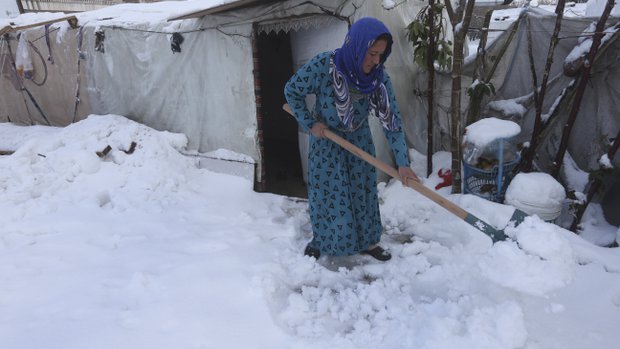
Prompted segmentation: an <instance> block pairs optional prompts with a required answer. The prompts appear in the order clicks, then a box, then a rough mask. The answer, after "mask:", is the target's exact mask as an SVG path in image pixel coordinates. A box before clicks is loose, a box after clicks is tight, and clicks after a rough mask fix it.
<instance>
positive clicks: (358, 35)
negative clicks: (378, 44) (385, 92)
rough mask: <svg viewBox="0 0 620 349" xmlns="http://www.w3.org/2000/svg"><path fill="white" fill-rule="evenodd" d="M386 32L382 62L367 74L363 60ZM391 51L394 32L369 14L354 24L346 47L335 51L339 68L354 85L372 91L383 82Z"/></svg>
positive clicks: (346, 41) (335, 61)
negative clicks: (384, 68)
mask: <svg viewBox="0 0 620 349" xmlns="http://www.w3.org/2000/svg"><path fill="white" fill-rule="evenodd" d="M382 34H387V35H388V36H389V40H388V45H387V48H386V50H385V52H384V53H383V55H381V60H380V63H379V65H378V66H376V67H375V68H373V70H372V71H371V72H370V73H369V74H365V73H364V71H363V70H362V63H363V62H364V57H365V56H366V51H368V49H369V48H370V46H372V45H373V44H374V43H375V40H376V39H377V37H379V36H380V35H382ZM390 52H392V34H390V31H389V30H388V28H387V27H386V26H385V24H383V23H382V22H381V21H379V20H378V19H376V18H372V17H365V18H361V19H359V20H357V21H356V22H355V23H353V25H352V26H351V29H349V32H348V33H347V36H346V37H345V39H344V43H343V44H342V47H341V48H339V49H337V50H335V51H334V54H335V57H334V63H335V65H336V69H338V71H340V73H342V75H344V77H345V78H346V79H347V82H348V85H349V86H350V87H352V88H355V89H356V90H358V91H360V92H361V93H364V94H368V93H371V92H373V91H374V90H375V89H376V88H378V87H379V85H380V84H381V83H382V82H383V64H384V63H385V60H386V59H387V57H388V56H389V55H390Z"/></svg>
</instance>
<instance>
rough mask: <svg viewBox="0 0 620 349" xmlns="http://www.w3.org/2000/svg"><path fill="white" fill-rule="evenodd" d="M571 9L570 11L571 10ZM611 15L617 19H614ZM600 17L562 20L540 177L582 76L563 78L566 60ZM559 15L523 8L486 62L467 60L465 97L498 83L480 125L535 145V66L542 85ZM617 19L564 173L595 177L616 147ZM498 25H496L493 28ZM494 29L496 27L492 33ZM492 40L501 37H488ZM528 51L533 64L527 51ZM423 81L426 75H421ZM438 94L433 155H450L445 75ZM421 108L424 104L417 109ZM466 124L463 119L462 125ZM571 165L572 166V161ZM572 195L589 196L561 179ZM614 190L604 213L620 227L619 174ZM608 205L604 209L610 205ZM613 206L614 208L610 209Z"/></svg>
mask: <svg viewBox="0 0 620 349" xmlns="http://www.w3.org/2000/svg"><path fill="white" fill-rule="evenodd" d="M570 10H571V9H570V8H567V11H570ZM612 14H613V13H612ZM599 17H600V12H599V14H598V16H596V17H585V16H584V17H564V19H563V21H562V27H561V32H560V35H559V37H560V40H559V43H558V45H557V47H556V49H555V52H554V57H553V64H552V66H551V71H550V75H549V83H548V86H547V92H546V96H545V100H544V105H543V118H545V119H546V120H547V122H546V124H547V126H546V127H545V131H544V133H543V137H542V140H541V143H540V145H539V147H538V151H537V158H536V159H535V166H536V168H537V169H538V170H539V171H541V172H549V171H550V168H551V165H552V162H553V161H554V157H555V155H556V153H557V150H558V146H559V143H560V139H561V136H562V130H563V128H564V125H565V124H566V121H567V118H568V116H569V114H570V108H571V106H572V101H573V98H572V97H573V96H574V93H575V90H576V88H575V87H576V85H577V84H576V79H577V78H578V75H572V76H569V75H567V74H565V69H564V65H565V61H566V58H567V56H569V54H570V53H571V52H573V50H574V49H575V48H576V47H578V45H579V44H580V42H582V41H583V38H585V37H587V36H588V35H591V34H592V27H591V25H592V23H593V22H596V21H598V19H599ZM555 22H556V16H555V14H554V13H553V12H549V11H546V10H543V9H539V8H523V9H521V13H520V15H519V17H518V19H517V20H516V21H514V22H513V23H512V24H511V25H510V26H507V28H506V30H504V31H501V32H500V33H501V34H499V35H497V37H496V39H495V40H493V42H490V43H489V45H488V46H487V47H486V50H485V52H484V55H483V56H481V57H479V58H478V59H477V60H476V59H473V58H475V57H471V56H470V57H469V59H468V60H467V61H466V64H465V66H464V67H463V72H464V76H463V78H462V88H463V91H465V90H467V88H469V87H470V86H471V85H472V83H473V82H474V81H475V79H479V80H485V79H486V80H488V81H490V82H491V83H493V85H494V87H495V90H496V93H495V94H494V95H491V96H486V97H485V98H483V100H482V103H481V109H480V110H481V112H480V113H479V115H475V117H476V120H478V119H481V118H485V117H498V118H501V119H505V120H511V121H514V122H516V123H518V124H519V125H520V126H521V129H522V132H521V134H520V136H519V137H518V139H517V141H518V142H520V143H525V142H529V141H530V137H531V132H532V129H533V125H534V117H535V113H536V110H535V106H534V100H533V93H532V91H534V87H533V86H534V83H533V74H532V66H534V67H535V72H536V77H537V82H538V84H540V83H541V81H542V76H543V71H544V67H545V61H546V58H547V52H548V50H549V42H550V39H551V35H552V34H553V31H554V26H555ZM618 23H619V19H618V17H610V18H609V19H608V21H607V27H608V28H609V35H608V36H607V38H606V41H605V44H604V45H603V46H602V47H601V48H600V50H599V52H598V54H597V57H596V60H595V62H593V64H592V70H591V74H590V77H589V81H588V85H587V88H586V91H585V94H584V97H583V100H582V103H581V107H580V109H579V114H578V115H577V121H576V122H575V125H574V127H573V132H572V135H571V138H570V140H569V143H568V154H569V156H568V158H567V161H565V165H564V168H565V169H566V168H567V167H571V166H572V165H571V164H573V163H574V164H575V165H574V166H576V169H570V168H568V170H569V171H570V170H580V171H586V172H591V171H595V170H598V169H599V168H600V165H599V159H600V158H601V156H602V155H603V154H605V153H606V152H607V151H608V150H609V147H610V145H611V139H613V138H615V137H616V135H617V133H618V131H619V130H620V83H618V82H619V81H620V60H619V59H618V57H619V56H620V31H618V30H617V28H619V27H620V25H619V24H618ZM492 24H493V22H492ZM490 28H491V29H493V25H491V27H490ZM491 33H496V32H493V31H491ZM529 47H531V50H532V57H533V62H532V60H531V59H530V55H529V53H528V48H529ZM420 75H421V76H423V74H420ZM424 80H425V79H424V78H423V77H422V78H421V79H418V80H416V81H417V82H418V83H417V84H416V86H415V89H416V90H418V91H425V89H426V83H425V82H424ZM437 81H438V83H437V85H436V90H435V100H436V101H437V105H436V107H435V112H436V114H435V125H434V129H435V140H436V143H435V145H434V147H435V149H436V150H440V149H449V146H450V127H449V125H450V116H449V110H450V88H451V77H450V75H449V74H440V75H439V77H438V79H437ZM462 98H463V100H462V103H461V106H462V108H463V110H462V115H464V116H465V115H466V114H467V112H468V108H469V107H470V100H469V97H468V95H467V93H463V94H462ZM419 106H422V104H419ZM463 125H465V119H463ZM571 160H572V161H571ZM612 163H613V165H614V167H615V168H616V169H617V168H620V156H615V158H614V159H613V160H612ZM564 181H565V183H566V184H567V185H568V187H569V188H570V189H575V190H576V191H580V192H585V188H583V187H572V188H571V186H572V185H573V184H572V183H570V178H567V177H566V173H565V178H564ZM608 181H609V183H608V184H609V185H607V186H605V187H606V188H608V189H609V188H616V189H609V190H608V191H607V192H606V193H604V195H602V196H603V197H604V198H605V199H604V200H603V209H604V210H605V211H606V212H614V215H615V216H616V217H615V218H614V219H611V216H609V215H608V221H610V222H612V221H614V222H616V224H618V223H617V221H618V218H617V215H618V212H620V205H619V204H618V200H612V199H611V197H620V191H618V190H619V189H620V185H618V184H616V185H612V184H613V183H614V182H616V183H617V182H620V173H618V171H616V174H615V175H613V176H611V178H610V179H608ZM606 203H607V204H606ZM612 205H615V206H612Z"/></svg>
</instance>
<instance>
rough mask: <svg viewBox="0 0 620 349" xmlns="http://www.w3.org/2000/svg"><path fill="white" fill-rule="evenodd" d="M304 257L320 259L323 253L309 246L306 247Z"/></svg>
mask: <svg viewBox="0 0 620 349" xmlns="http://www.w3.org/2000/svg"><path fill="white" fill-rule="evenodd" d="M304 255H305V256H308V257H314V258H316V259H319V257H321V251H320V250H319V249H318V248H314V247H312V246H310V244H308V246H306V249H305V250H304Z"/></svg>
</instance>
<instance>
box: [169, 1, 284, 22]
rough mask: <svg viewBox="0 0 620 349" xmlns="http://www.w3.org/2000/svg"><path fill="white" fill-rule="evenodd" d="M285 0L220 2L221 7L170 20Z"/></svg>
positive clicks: (211, 7) (193, 12) (209, 8)
mask: <svg viewBox="0 0 620 349" xmlns="http://www.w3.org/2000/svg"><path fill="white" fill-rule="evenodd" d="M281 1H283V0H237V1H235V0H232V1H231V0H228V1H225V0H220V2H221V4H219V5H215V6H209V7H205V8H203V9H200V10H198V11H196V10H194V11H191V12H189V13H185V14H183V15H180V16H176V17H171V18H169V19H168V20H169V21H175V20H179V19H190V18H200V17H203V16H206V15H212V14H216V13H220V12H225V11H230V10H237V9H240V8H243V7H247V6H252V5H255V4H258V3H260V4H263V5H264V4H267V3H270V2H281Z"/></svg>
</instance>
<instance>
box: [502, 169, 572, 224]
mask: <svg viewBox="0 0 620 349" xmlns="http://www.w3.org/2000/svg"><path fill="white" fill-rule="evenodd" d="M565 199H566V193H565V190H564V187H563V186H562V184H560V183H559V182H558V181H556V180H555V178H553V177H551V176H550V175H548V174H546V173H539V172H532V173H519V174H517V175H516V176H515V178H514V179H513V180H512V181H511V182H510V185H509V186H508V188H507V189H506V199H505V202H506V203H507V204H509V205H512V206H514V207H516V208H518V209H520V210H522V211H525V212H526V213H527V214H536V215H538V216H539V217H540V218H542V219H543V220H546V221H551V220H554V219H556V218H558V217H559V216H560V214H561V212H562V204H563V203H564V200H565Z"/></svg>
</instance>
